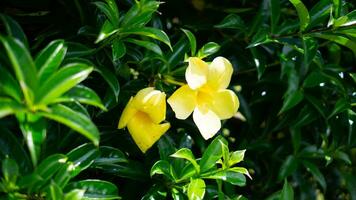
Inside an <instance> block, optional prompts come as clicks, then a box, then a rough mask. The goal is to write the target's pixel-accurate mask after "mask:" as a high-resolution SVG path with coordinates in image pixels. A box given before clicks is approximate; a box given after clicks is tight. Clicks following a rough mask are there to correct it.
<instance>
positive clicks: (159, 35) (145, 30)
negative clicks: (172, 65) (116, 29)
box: [120, 27, 172, 49]
mask: <svg viewBox="0 0 356 200" xmlns="http://www.w3.org/2000/svg"><path fill="white" fill-rule="evenodd" d="M120 34H122V35H131V34H133V35H141V36H146V37H150V38H153V39H156V40H159V41H161V42H163V43H164V44H166V45H167V46H168V47H169V48H170V49H172V46H171V42H170V41H169V37H168V36H167V34H166V33H165V32H163V31H162V30H160V29H157V28H152V27H142V28H130V29H123V30H121V31H120Z"/></svg>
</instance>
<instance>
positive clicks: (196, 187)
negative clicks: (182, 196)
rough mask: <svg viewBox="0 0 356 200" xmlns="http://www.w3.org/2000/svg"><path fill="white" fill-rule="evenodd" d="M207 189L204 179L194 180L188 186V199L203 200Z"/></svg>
mask: <svg viewBox="0 0 356 200" xmlns="http://www.w3.org/2000/svg"><path fill="white" fill-rule="evenodd" d="M205 187H206V186H205V182H204V180H203V179H192V180H191V181H190V183H189V185H188V199H189V200H202V199H203V198H204V195H205Z"/></svg>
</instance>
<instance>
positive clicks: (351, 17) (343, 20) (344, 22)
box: [333, 10, 356, 28]
mask: <svg viewBox="0 0 356 200" xmlns="http://www.w3.org/2000/svg"><path fill="white" fill-rule="evenodd" d="M354 24H356V10H354V11H351V12H350V13H348V14H346V15H344V16H342V17H339V18H337V19H335V21H334V23H333V27H334V28H337V27H341V26H352V25H354Z"/></svg>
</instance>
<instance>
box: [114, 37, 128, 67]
mask: <svg viewBox="0 0 356 200" xmlns="http://www.w3.org/2000/svg"><path fill="white" fill-rule="evenodd" d="M111 50H112V58H113V61H114V62H116V61H118V60H119V59H120V58H122V57H123V56H124V55H125V54H126V47H125V44H124V43H123V42H122V41H121V40H119V39H115V40H114V41H113V42H112V44H111Z"/></svg>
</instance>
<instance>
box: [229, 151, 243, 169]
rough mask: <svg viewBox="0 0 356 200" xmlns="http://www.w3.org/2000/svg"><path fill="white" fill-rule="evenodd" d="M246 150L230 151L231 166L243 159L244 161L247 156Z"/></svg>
mask: <svg viewBox="0 0 356 200" xmlns="http://www.w3.org/2000/svg"><path fill="white" fill-rule="evenodd" d="M245 152H246V149H245V150H239V151H234V152H231V153H230V159H229V166H233V165H235V164H237V163H239V162H241V161H243V159H244V157H245Z"/></svg>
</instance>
